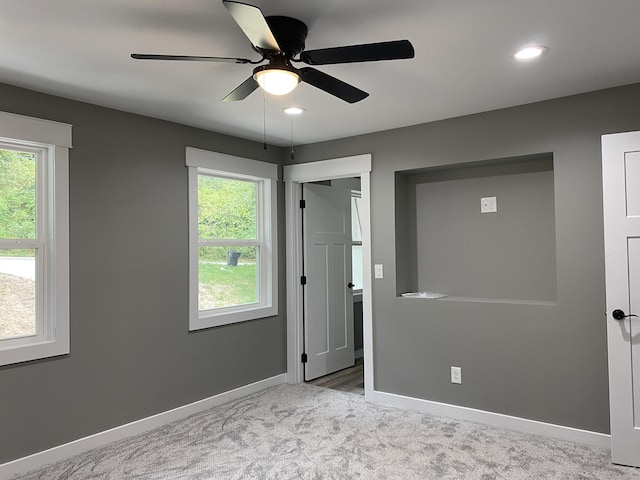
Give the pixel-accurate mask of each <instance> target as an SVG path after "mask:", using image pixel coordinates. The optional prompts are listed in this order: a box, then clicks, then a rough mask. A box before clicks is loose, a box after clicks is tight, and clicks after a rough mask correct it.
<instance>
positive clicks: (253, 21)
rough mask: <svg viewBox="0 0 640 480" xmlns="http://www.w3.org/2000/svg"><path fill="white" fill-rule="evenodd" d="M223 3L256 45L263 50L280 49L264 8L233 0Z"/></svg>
mask: <svg viewBox="0 0 640 480" xmlns="http://www.w3.org/2000/svg"><path fill="white" fill-rule="evenodd" d="M222 3H223V4H224V6H225V7H227V10H229V13H230V14H231V16H232V17H233V19H234V20H235V21H236V23H237V24H238V26H239V27H240V28H241V29H242V31H243V32H244V34H245V35H246V36H247V38H248V39H249V41H250V42H251V44H252V45H253V46H254V47H257V48H259V49H262V50H273V51H276V52H279V51H280V46H279V45H278V42H277V41H276V37H275V36H274V35H273V32H272V31H271V29H270V28H269V24H268V23H267V20H266V19H265V18H264V15H263V14H262V10H260V9H259V8H258V7H254V6H253V5H247V4H246V3H240V2H232V1H231V0H222Z"/></svg>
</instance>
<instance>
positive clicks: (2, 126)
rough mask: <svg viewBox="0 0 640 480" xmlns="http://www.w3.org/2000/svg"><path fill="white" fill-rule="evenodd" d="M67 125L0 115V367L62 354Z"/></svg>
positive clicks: (65, 329) (64, 341)
mask: <svg viewBox="0 0 640 480" xmlns="http://www.w3.org/2000/svg"><path fill="white" fill-rule="evenodd" d="M70 147H71V126H70V125H65V124H60V123H56V122H49V121H46V120H40V119H35V118H29V117H23V116H20V115H13V114H7V113H0V365H7V364H11V363H18V362H24V361H28V360H34V359H38V358H45V357H52V356H56V355H62V354H65V353H68V352H69V259H68V257H69V238H68V237H69V220H68V216H69V214H68V209H69V206H68V204H69V193H68V162H69V148H70Z"/></svg>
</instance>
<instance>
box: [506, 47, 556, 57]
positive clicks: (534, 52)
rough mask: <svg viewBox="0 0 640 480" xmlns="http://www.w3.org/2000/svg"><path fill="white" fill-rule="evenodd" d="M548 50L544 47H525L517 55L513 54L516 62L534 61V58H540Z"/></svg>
mask: <svg viewBox="0 0 640 480" xmlns="http://www.w3.org/2000/svg"><path fill="white" fill-rule="evenodd" d="M547 50H548V48H547V47H543V46H542V45H532V46H529V47H525V48H523V49H521V50H518V51H517V52H516V53H514V54H513V57H514V58H515V59H516V60H533V59H534V58H538V57H539V56H540V55H542V54H543V53H545V52H546V51H547Z"/></svg>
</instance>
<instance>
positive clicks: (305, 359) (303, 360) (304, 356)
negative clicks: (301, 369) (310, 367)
mask: <svg viewBox="0 0 640 480" xmlns="http://www.w3.org/2000/svg"><path fill="white" fill-rule="evenodd" d="M301 360H302V363H307V354H306V353H303V354H302V358H301Z"/></svg>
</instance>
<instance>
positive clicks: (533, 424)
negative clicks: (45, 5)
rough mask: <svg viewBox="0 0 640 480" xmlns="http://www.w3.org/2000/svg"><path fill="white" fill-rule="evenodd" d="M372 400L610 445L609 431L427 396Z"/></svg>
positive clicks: (382, 396) (378, 394) (376, 394)
mask: <svg viewBox="0 0 640 480" xmlns="http://www.w3.org/2000/svg"><path fill="white" fill-rule="evenodd" d="M373 401H374V402H375V403H381V404H386V405H391V406H394V407H401V408H409V409H412V410H417V411H419V412H422V413H428V414H431V415H438V416H442V417H450V418H455V419H458V420H466V421H470V422H476V423H483V424H485V425H491V426H493V427H499V428H506V429H509V430H516V431H518V432H524V433H530V434H533V435H542V436H544V437H549V438H555V439H558V440H565V441H569V442H574V443H579V444H582V445H588V446H591V447H597V448H605V449H607V450H610V449H611V435H608V434H605V433H598V432H591V431H589V430H581V429H578V428H572V427H565V426H562V425H555V424H552V423H545V422H539V421H537V420H528V419H526V418H520V417H512V416H510V415H503V414H501V413H493V412H487V411H485V410H477V409H475V408H469V407H461V406H458V405H450V404H447V403H440V402H434V401H431V400H422V399H420V398H413V397H405V396H404V395H397V394H394V393H386V392H379V391H374V392H373Z"/></svg>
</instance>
